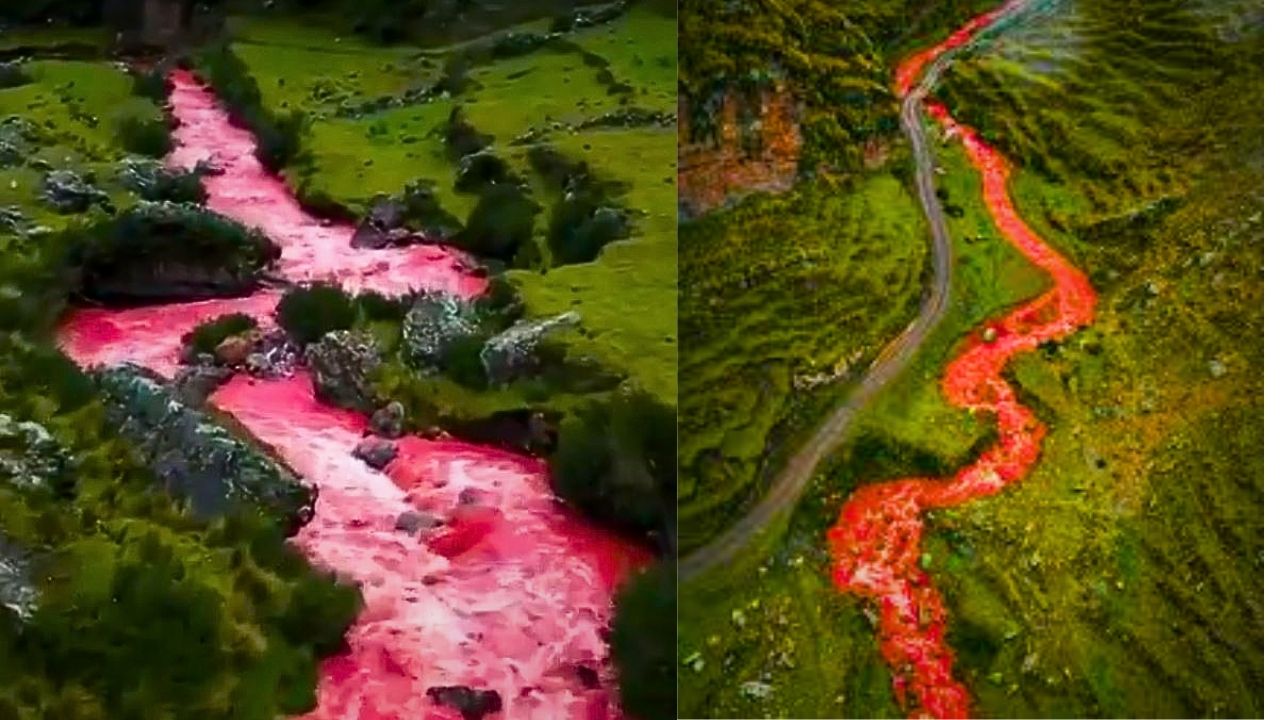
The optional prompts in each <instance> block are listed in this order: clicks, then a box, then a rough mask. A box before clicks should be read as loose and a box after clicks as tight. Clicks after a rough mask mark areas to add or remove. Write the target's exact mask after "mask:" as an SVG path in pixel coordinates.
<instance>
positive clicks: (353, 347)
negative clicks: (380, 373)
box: [306, 330, 382, 411]
mask: <svg viewBox="0 0 1280 720" xmlns="http://www.w3.org/2000/svg"><path fill="white" fill-rule="evenodd" d="M306 355H307V365H308V366H310V368H311V382H312V384H313V385H314V386H315V392H316V396H317V397H319V398H320V399H322V400H324V401H326V402H329V403H331V404H333V405H337V406H338V407H344V408H350V409H353V410H362V411H368V410H369V409H371V407H372V405H373V401H374V389H373V377H372V376H373V372H374V371H375V370H377V368H378V366H379V365H380V364H381V362H382V359H381V358H380V357H379V355H378V345H377V342H376V341H375V340H374V338H373V337H371V336H369V335H367V334H364V333H358V332H352V331H350V330H334V331H333V332H330V333H328V334H326V335H325V336H324V337H322V338H320V341H319V342H315V343H312V344H311V345H309V346H308V347H307V353H306Z"/></svg>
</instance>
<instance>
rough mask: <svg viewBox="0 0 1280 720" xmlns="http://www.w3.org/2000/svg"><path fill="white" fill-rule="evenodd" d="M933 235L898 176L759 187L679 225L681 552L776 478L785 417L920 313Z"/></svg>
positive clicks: (841, 383) (856, 370) (840, 382)
mask: <svg viewBox="0 0 1280 720" xmlns="http://www.w3.org/2000/svg"><path fill="white" fill-rule="evenodd" d="M926 232H927V231H926V229H925V225H924V217H923V214H922V213H921V212H920V211H919V209H918V207H917V204H916V200H915V198H914V196H913V195H912V194H911V192H910V190H909V189H908V188H907V187H906V186H904V185H903V184H902V183H901V182H899V181H898V179H897V178H895V177H894V176H893V175H891V174H889V173H888V172H881V173H876V174H873V175H870V176H867V177H865V178H858V179H856V180H852V181H849V183H848V184H847V186H841V185H834V184H830V185H829V184H827V183H822V182H814V183H809V184H805V185H802V186H800V187H798V188H797V189H795V190H793V191H792V192H791V193H789V194H786V195H783V196H777V197H773V196H767V195H758V196H755V197H753V198H750V199H748V200H747V201H745V202H743V203H742V204H740V205H738V206H736V207H733V208H731V209H728V210H723V211H721V212H719V213H716V214H713V215H711V216H708V217H705V218H702V219H700V220H698V221H696V222H692V223H687V224H685V225H684V226H682V227H681V250H680V288H681V289H680V345H681V358H680V391H681V392H680V464H681V481H680V482H681V484H680V520H681V531H680V533H681V535H680V539H681V543H680V546H681V551H682V552H689V551H690V550H692V549H693V548H695V547H697V546H698V545H700V544H702V543H703V542H705V541H706V540H708V539H710V538H711V537H714V536H715V534H716V533H718V532H719V531H720V530H722V529H723V528H724V527H726V526H727V525H728V524H729V523H731V522H732V521H733V520H734V519H735V518H736V517H737V516H738V514H740V511H741V509H742V508H743V507H744V506H745V505H747V504H748V503H749V502H750V501H751V500H753V499H754V498H755V497H757V496H758V494H759V490H760V489H761V487H762V486H766V484H767V480H766V479H764V478H762V476H761V465H762V463H763V461H764V459H765V457H766V456H767V455H768V454H769V453H770V452H771V451H774V450H776V447H775V445H776V444H777V442H778V436H779V435H780V434H781V433H780V432H779V430H780V429H781V428H780V426H781V425H782V424H783V422H784V420H786V418H787V417H788V416H789V415H792V414H797V413H799V414H804V412H805V410H806V408H804V407H802V406H806V405H813V404H818V405H821V404H822V399H823V398H825V397H826V392H829V391H830V390H831V388H832V387H833V386H834V387H835V388H843V387H845V386H847V384H848V382H849V381H850V379H851V378H856V377H857V376H858V375H859V374H860V373H861V372H862V371H864V370H865V369H866V368H867V367H868V366H869V365H870V363H871V361H872V360H873V359H874V358H875V357H876V355H877V354H878V353H879V352H880V349H881V348H882V347H883V346H884V344H885V343H887V342H888V341H889V339H890V338H892V337H893V336H894V335H896V334H897V333H898V332H900V331H901V330H902V328H904V327H905V326H906V324H907V323H908V322H909V321H910V320H911V318H912V317H914V316H915V314H916V313H917V312H918V310H919V307H920V301H921V297H922V294H923V292H924V286H925V283H926V273H927V268H928V259H927V248H928V240H927V238H926ZM807 382H812V383H813V387H807V386H806V385H805V383H807ZM824 388H825V391H824Z"/></svg>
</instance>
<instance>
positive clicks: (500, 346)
mask: <svg viewBox="0 0 1280 720" xmlns="http://www.w3.org/2000/svg"><path fill="white" fill-rule="evenodd" d="M579 322H581V318H580V317H579V315H578V313H576V312H573V311H572V310H571V311H569V312H566V313H561V314H559V315H556V316H555V317H551V318H546V319H543V320H521V321H519V322H517V323H516V324H515V325H512V326H511V327H509V328H507V329H506V330H503V331H502V332H501V333H498V334H497V335H494V336H493V337H491V338H489V339H488V340H487V341H485V344H484V347H483V348H481V350H480V361H481V362H482V363H483V364H484V369H485V373H486V374H487V375H488V376H489V382H490V383H491V384H494V385H501V384H505V383H509V382H511V381H512V380H515V379H516V378H518V377H520V376H521V375H527V374H532V373H534V372H536V371H537V369H538V356H537V352H536V351H537V349H538V345H539V344H541V343H542V341H543V339H544V338H546V336H547V335H549V334H551V333H552V332H554V331H556V330H560V329H562V328H567V327H572V326H574V325H577V324H578V323H579Z"/></svg>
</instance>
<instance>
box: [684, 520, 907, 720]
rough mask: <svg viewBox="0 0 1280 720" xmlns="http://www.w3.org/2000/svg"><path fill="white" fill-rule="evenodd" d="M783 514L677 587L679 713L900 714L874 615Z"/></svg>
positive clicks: (700, 715) (777, 714) (767, 715)
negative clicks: (840, 591) (847, 596)
mask: <svg viewBox="0 0 1280 720" xmlns="http://www.w3.org/2000/svg"><path fill="white" fill-rule="evenodd" d="M789 535H792V533H791V531H790V530H789V523H788V521H787V519H786V517H784V516H783V517H779V518H778V519H777V520H775V521H774V522H773V524H772V525H770V526H769V527H767V528H764V529H762V530H761V532H760V533H759V534H758V535H757V536H756V537H755V539H754V540H753V542H752V544H751V545H749V546H748V547H746V548H744V549H743V550H742V552H740V553H739V554H738V555H737V556H735V557H734V559H733V560H732V561H731V562H729V563H727V564H725V565H723V566H720V567H716V568H713V569H711V570H708V571H707V572H705V573H703V574H701V575H699V576H698V577H697V578H695V579H693V580H687V581H683V582H681V584H680V588H679V603H680V612H679V613H678V615H677V618H678V620H677V622H678V632H677V638H678V640H677V658H678V659H679V663H680V665H679V667H678V671H679V672H678V684H679V688H680V694H679V703H680V704H679V710H680V712H679V716H680V717H815V718H818V717H858V718H882V717H901V713H900V711H899V710H898V709H897V706H896V705H895V704H894V700H893V695H892V692H891V689H890V685H889V672H888V669H887V668H886V667H885V666H884V665H883V664H882V663H881V662H880V660H879V654H878V653H879V651H878V649H877V646H876V644H875V641H874V637H875V635H874V626H873V624H872V622H871V620H870V619H869V618H868V617H867V616H866V615H864V614H863V613H862V611H861V609H860V608H859V607H858V606H857V605H856V604H853V603H849V602H846V601H844V599H843V598H840V597H838V596H837V594H836V592H835V590H834V589H833V588H832V586H831V581H830V579H829V577H828V575H827V569H826V566H825V556H824V553H823V551H822V548H821V546H820V545H817V544H815V543H813V542H804V543H796V542H794V541H792V540H790V539H789Z"/></svg>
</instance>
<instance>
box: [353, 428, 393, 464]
mask: <svg viewBox="0 0 1280 720" xmlns="http://www.w3.org/2000/svg"><path fill="white" fill-rule="evenodd" d="M399 452H400V451H399V449H398V448H397V447H396V444H395V443H393V442H391V441H390V440H387V439H385V438H380V437H372V436H371V437H366V438H364V439H363V440H361V441H360V443H359V444H358V445H356V449H355V450H352V451H351V454H352V455H354V456H356V457H357V458H360V459H361V460H363V461H364V463H365V464H366V465H368V466H369V467H371V468H373V469H375V470H381V469H383V468H385V467H386V466H387V465H389V464H391V461H392V460H395V459H396V454H397V453H399Z"/></svg>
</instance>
